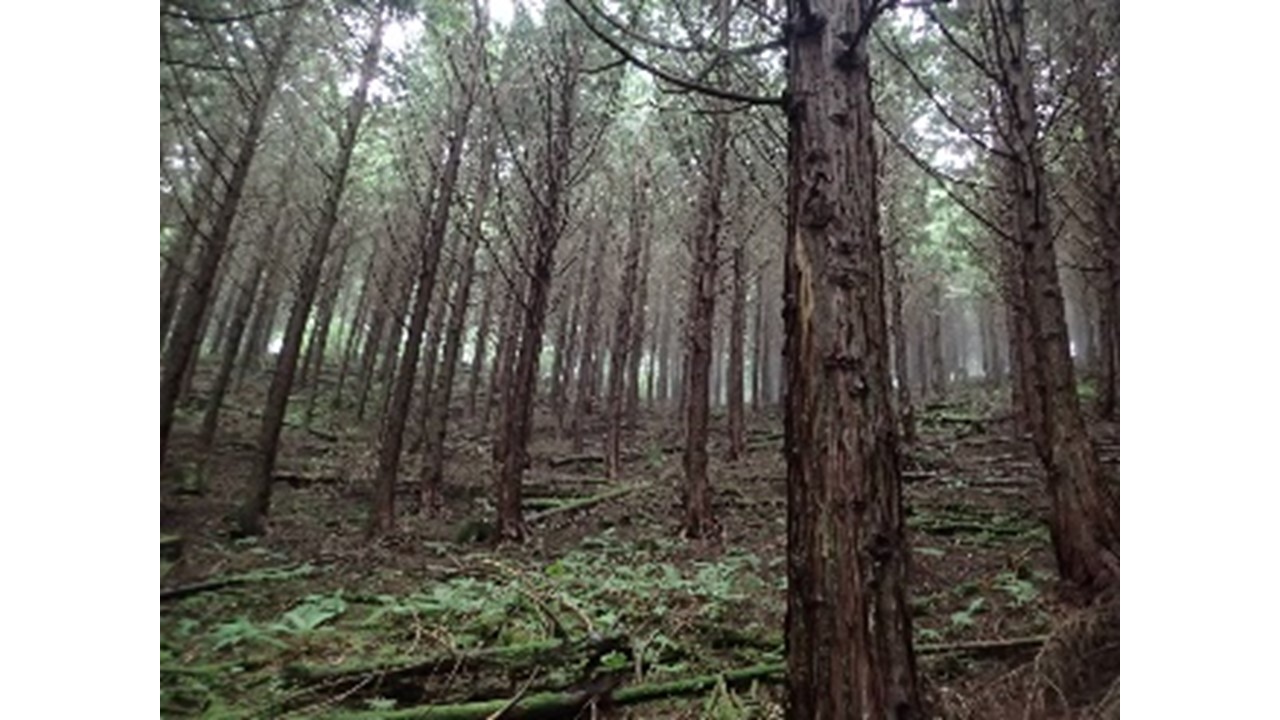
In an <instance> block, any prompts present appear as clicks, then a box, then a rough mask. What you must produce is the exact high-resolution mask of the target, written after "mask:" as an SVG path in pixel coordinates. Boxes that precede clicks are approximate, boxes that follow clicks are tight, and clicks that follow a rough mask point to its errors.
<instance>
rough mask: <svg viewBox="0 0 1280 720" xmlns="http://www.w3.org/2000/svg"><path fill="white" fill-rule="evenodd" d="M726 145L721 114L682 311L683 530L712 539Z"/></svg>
mask: <svg viewBox="0 0 1280 720" xmlns="http://www.w3.org/2000/svg"><path fill="white" fill-rule="evenodd" d="M720 12H721V23H722V28H723V26H724V24H725V23H724V16H725V13H726V8H725V6H724V0H721V11H720ZM723 33H724V30H723V29H722V34H723ZM728 147H729V117H728V115H726V114H723V113H720V114H717V115H715V116H714V117H713V118H712V121H711V133H710V136H709V148H708V153H707V155H708V160H707V162H708V167H707V172H706V176H705V180H704V184H703V187H702V197H701V201H700V203H699V205H700V207H699V212H698V220H697V226H696V228H695V230H694V235H693V239H692V243H691V246H692V251H693V268H692V274H691V276H690V279H689V295H688V310H687V312H686V313H685V318H686V320H685V321H686V323H687V328H688V333H687V334H686V336H685V348H686V349H685V357H686V360H685V372H684V381H683V383H682V384H683V386H684V424H685V443H684V457H683V464H684V477H685V487H684V525H683V531H684V534H685V536H686V537H690V538H703V537H713V536H715V535H717V534H718V533H719V525H718V523H717V522H716V519H715V516H714V515H713V513H712V508H711V483H710V480H709V478H708V477H707V436H708V432H709V425H710V416H711V407H710V398H709V393H710V390H711V387H710V385H711V383H710V377H709V375H710V373H711V362H712V334H713V324H714V322H715V309H716V304H715V303H716V262H717V257H716V256H717V255H718V253H719V245H720V232H721V228H722V226H723V224H724V209H723V205H722V201H723V198H722V194H723V193H722V188H723V186H724V180H725V165H726V162H727V159H728V157H727V156H728Z"/></svg>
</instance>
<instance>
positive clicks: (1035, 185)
mask: <svg viewBox="0 0 1280 720" xmlns="http://www.w3.org/2000/svg"><path fill="white" fill-rule="evenodd" d="M1000 12H1001V16H1002V18H1001V19H1002V20H1003V21H1004V24H1005V27H1006V28H1007V30H1006V34H1007V37H1008V43H1007V46H1008V49H1009V54H1008V55H1007V56H1006V57H1005V59H1004V65H1003V67H1002V71H1003V73H1004V77H1006V78H1007V82H1008V86H1007V87H1006V88H1005V90H1006V92H1005V93H1004V96H1005V97H1006V98H1007V101H1006V102H1007V104H1006V106H1005V108H1004V110H1005V113H1006V115H1005V120H1006V127H1005V132H1006V134H1007V135H1008V136H1009V137H1011V138H1012V139H1013V145H1014V147H1013V150H1014V151H1015V152H1014V162H1011V163H1007V166H1008V169H1009V174H1010V180H1011V181H1012V185H1013V189H1014V191H1015V192H1014V198H1015V203H1014V217H1015V221H1016V224H1015V227H1016V229H1017V232H1018V238H1019V240H1020V246H1021V247H1020V249H1021V250H1022V252H1023V253H1024V256H1025V261H1024V264H1023V266H1022V267H1023V268H1024V270H1025V271H1026V272H1027V294H1026V299H1027V300H1028V301H1029V302H1028V306H1029V313H1028V316H1029V320H1030V322H1029V323H1028V325H1029V326H1030V330H1031V333H1030V336H1031V339H1032V343H1031V346H1032V347H1031V350H1032V352H1031V354H1030V356H1031V360H1032V364H1033V367H1034V373H1035V378H1036V382H1035V386H1036V389H1037V391H1038V393H1039V395H1040V403H1041V407H1042V408H1043V417H1042V418H1041V421H1042V423H1043V429H1042V431H1041V433H1040V435H1041V442H1038V443H1037V446H1038V449H1039V450H1040V455H1041V459H1042V461H1043V462H1044V465H1045V468H1046V470H1047V474H1048V489H1049V495H1050V500H1051V504H1052V513H1051V522H1050V534H1051V536H1052V538H1053V543H1054V551H1055V555H1056V557H1057V562H1058V572H1059V574H1060V576H1061V577H1062V579H1063V580H1064V581H1066V582H1067V583H1069V584H1070V585H1073V586H1074V587H1075V588H1076V589H1077V590H1079V591H1080V592H1081V593H1082V594H1083V595H1084V596H1085V597H1091V596H1094V595H1096V594H1098V593H1101V592H1103V591H1105V590H1106V589H1108V588H1110V587H1111V586H1113V585H1114V584H1116V583H1118V582H1119V577H1118V572H1119V554H1120V536H1119V517H1118V516H1117V514H1116V513H1115V512H1114V511H1113V509H1112V508H1111V507H1109V506H1108V504H1107V503H1106V501H1105V500H1104V497H1103V494H1102V490H1101V487H1100V485H1099V470H1098V461H1097V457H1096V456H1095V455H1094V451H1093V447H1092V445H1091V444H1090V441H1089V436H1088V433H1087V431H1086V430H1085V425H1084V419H1083V415H1082V414H1081V411H1080V402H1079V396H1078V395H1077V393H1076V382H1075V371H1074V367H1073V366H1072V363H1071V354H1070V349H1069V347H1068V338H1067V328H1066V318H1065V312H1064V307H1063V304H1064V303H1063V297H1062V287H1061V283H1060V279H1059V277H1058V268H1057V253H1056V251H1055V247H1054V238H1053V232H1052V229H1051V228H1052V225H1051V223H1050V215H1049V201H1048V187H1047V184H1046V176H1045V170H1044V163H1043V157H1042V148H1041V144H1040V123H1039V120H1038V119H1037V115H1036V105H1035V94H1034V88H1033V86H1032V77H1033V74H1034V73H1033V68H1032V67H1031V66H1030V62H1029V60H1028V58H1027V54H1028V50H1027V37H1026V8H1025V5H1024V3H1023V0H1003V2H1002V3H1001V7H1000Z"/></svg>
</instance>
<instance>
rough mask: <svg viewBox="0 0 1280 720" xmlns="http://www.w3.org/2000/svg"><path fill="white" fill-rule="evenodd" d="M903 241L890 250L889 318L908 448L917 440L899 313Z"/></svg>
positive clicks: (901, 422) (900, 420) (901, 421)
mask: <svg viewBox="0 0 1280 720" xmlns="http://www.w3.org/2000/svg"><path fill="white" fill-rule="evenodd" d="M902 242H903V240H902V239H901V238H899V239H898V240H897V242H895V243H894V244H893V247H892V249H890V251H889V301H890V303H891V304H890V310H889V312H890V314H891V315H892V325H891V327H892V332H893V362H894V370H895V374H896V375H897V378H898V388H897V397H898V423H899V426H900V428H901V432H902V442H904V443H906V444H908V445H910V444H912V443H914V442H915V441H916V414H915V408H913V407H912V405H911V376H910V373H908V372H907V327H906V325H905V324H904V322H903V312H902V304H903V303H902V286H903V285H904V282H903V278H902V258H901V253H900V252H899V248H900V247H901V243H902Z"/></svg>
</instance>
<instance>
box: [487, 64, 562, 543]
mask: <svg viewBox="0 0 1280 720" xmlns="http://www.w3.org/2000/svg"><path fill="white" fill-rule="evenodd" d="M562 47H563V49H564V53H565V55H566V56H567V57H565V58H564V62H562V63H557V65H558V67H557V68H556V72H555V73H553V74H549V77H550V78H553V79H551V80H549V82H548V86H547V88H546V92H547V93H548V96H547V98H546V99H545V108H546V114H547V117H545V119H544V120H545V125H546V128H547V135H546V137H545V147H544V148H543V161H542V162H541V163H540V165H541V167H540V168H539V172H538V176H539V177H540V178H542V181H541V183H540V186H539V187H536V188H535V187H532V186H531V187H530V188H529V189H530V191H531V192H534V193H537V194H536V195H535V197H534V200H535V202H534V207H535V211H534V223H533V224H534V228H533V229H534V232H533V236H532V238H531V241H532V242H531V245H532V247H530V248H529V252H528V254H527V255H526V257H527V258H528V259H529V262H530V266H529V277H528V285H529V289H528V293H527V295H526V296H525V298H526V299H525V302H524V308H523V309H524V313H523V314H524V319H523V324H522V330H521V334H520V346H519V350H518V352H517V353H516V362H515V365H514V366H513V371H514V372H513V374H512V377H511V378H510V382H508V383H507V392H506V394H505V397H504V403H503V405H504V407H503V413H502V438H503V439H502V450H503V453H502V458H501V459H500V460H499V462H498V463H497V465H498V467H497V468H495V471H496V472H495V474H496V475H497V477H498V488H497V489H498V519H497V525H496V530H497V534H498V537H499V538H501V539H503V540H516V541H518V540H522V539H523V538H524V537H525V536H526V534H527V529H526V527H525V524H524V517H523V514H522V510H521V506H520V503H521V494H522V487H521V483H522V481H523V477H524V469H525V466H526V465H527V464H528V444H529V436H530V434H531V432H532V428H533V423H532V420H533V400H534V395H535V392H536V390H537V381H538V360H539V358H540V356H541V354H542V333H543V327H544V325H545V324H546V314H547V298H548V296H549V294H550V291H551V278H552V277H553V275H554V271H555V251H556V245H558V244H559V242H560V236H561V234H562V233H563V232H564V215H565V209H566V206H567V204H568V200H569V197H568V196H569V164H570V162H571V160H572V150H573V127H574V108H575V105H576V102H575V100H576V96H577V92H578V80H579V72H580V70H579V69H580V67H581V62H582V55H581V50H580V49H578V48H574V47H572V46H570V45H569V44H568V42H567V41H566V43H565V44H564V45H563V46H562ZM539 195H540V197H539Z"/></svg>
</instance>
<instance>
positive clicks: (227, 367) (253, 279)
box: [197, 213, 280, 472]
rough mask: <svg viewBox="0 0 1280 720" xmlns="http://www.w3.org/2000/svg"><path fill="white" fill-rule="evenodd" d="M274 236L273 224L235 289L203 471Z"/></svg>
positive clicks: (207, 423) (204, 428)
mask: <svg viewBox="0 0 1280 720" xmlns="http://www.w3.org/2000/svg"><path fill="white" fill-rule="evenodd" d="M279 215H280V213H277V215H276V217H277V218H278V217H279ZM274 235H275V227H274V223H273V225H272V227H271V229H269V230H268V231H267V234H266V236H265V238H264V239H265V240H266V243H264V246H263V247H261V248H259V249H258V251H257V253H256V254H255V256H254V260H253V266H252V267H251V268H250V270H249V273H248V275H247V277H246V278H245V279H244V280H243V281H242V283H241V284H240V285H239V286H238V287H237V288H236V290H235V294H236V299H235V306H234V307H233V308H232V311H231V326H230V327H229V328H228V329H227V340H226V345H225V347H223V349H222V362H221V364H220V365H219V366H218V375H217V377H216V378H215V379H214V381H213V388H212V389H211V390H210V391H209V402H208V404H207V405H206V406H205V410H204V419H203V421H202V422H201V424H200V439H199V441H198V444H197V447H198V448H199V453H200V455H201V458H202V460H201V465H202V472H203V465H204V460H203V459H204V458H207V457H208V455H209V453H210V452H211V451H212V450H213V441H214V438H215V436H216V435H217V432H218V414H219V413H220V412H221V410H222V403H223V401H224V400H225V399H226V396H227V389H228V388H229V387H231V376H232V374H233V372H234V371H235V367H236V357H237V355H238V354H239V351H240V341H241V340H242V339H243V338H244V331H245V328H246V327H247V326H248V324H249V315H250V313H252V312H253V300H254V296H255V295H256V294H257V289H258V284H259V283H260V282H261V280H262V275H263V271H264V268H265V266H266V260H265V258H266V254H267V252H268V248H267V243H270V242H271V239H272V236H274Z"/></svg>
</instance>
